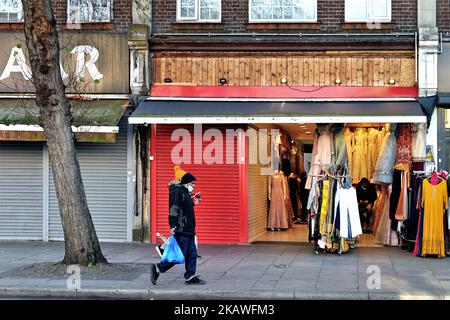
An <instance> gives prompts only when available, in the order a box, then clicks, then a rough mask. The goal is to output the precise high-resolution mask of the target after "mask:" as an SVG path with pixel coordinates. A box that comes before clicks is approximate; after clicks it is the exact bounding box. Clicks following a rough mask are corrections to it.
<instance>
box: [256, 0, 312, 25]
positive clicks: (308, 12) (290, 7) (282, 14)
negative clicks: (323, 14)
mask: <svg viewBox="0 0 450 320" xmlns="http://www.w3.org/2000/svg"><path fill="white" fill-rule="evenodd" d="M249 8H250V10H249V21H250V22H317V0H249Z"/></svg>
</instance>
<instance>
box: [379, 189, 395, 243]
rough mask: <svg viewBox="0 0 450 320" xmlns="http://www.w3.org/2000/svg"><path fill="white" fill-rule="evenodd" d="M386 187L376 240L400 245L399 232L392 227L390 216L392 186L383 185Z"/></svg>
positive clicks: (381, 204)
mask: <svg viewBox="0 0 450 320" xmlns="http://www.w3.org/2000/svg"><path fill="white" fill-rule="evenodd" d="M382 188H383V189H384V190H383V191H382V192H383V193H385V196H384V200H383V203H380V206H382V207H381V208H382V211H381V213H380V222H379V223H378V227H377V229H376V231H375V240H376V241H377V242H378V243H381V244H383V245H385V246H398V236H397V232H396V231H394V230H392V228H391V219H390V218H389V208H390V201H389V198H390V196H391V191H392V190H391V186H384V185H383V186H382Z"/></svg>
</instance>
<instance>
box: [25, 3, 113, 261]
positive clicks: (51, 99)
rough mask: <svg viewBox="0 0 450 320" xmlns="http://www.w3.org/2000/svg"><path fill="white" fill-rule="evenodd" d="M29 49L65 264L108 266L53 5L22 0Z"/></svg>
mask: <svg viewBox="0 0 450 320" xmlns="http://www.w3.org/2000/svg"><path fill="white" fill-rule="evenodd" d="M22 5H23V10H24V31H25V38H26V45H27V48H28V54H29V58H30V63H31V68H32V72H33V79H32V81H33V84H34V85H35V87H36V103H37V105H38V106H39V110H40V124H41V126H42V127H43V129H44V135H45V138H46V140H47V145H48V151H49V159H50V163H51V166H52V169H53V177H54V182H55V189H56V195H57V197H58V204H59V211H60V214H61V221H62V226H63V230H64V240H65V256H64V260H63V263H65V264H80V265H88V264H97V263H106V259H105V258H104V256H103V254H102V251H101V248H100V244H99V241H98V238H97V234H96V232H95V228H94V224H93V222H92V218H91V214H90V212H89V208H88V204H87V200H86V194H85V190H84V186H83V182H82V179H81V172H80V166H79V163H78V158H77V153H76V149H75V142H74V138H73V133H72V129H71V119H72V115H71V112H70V108H69V104H68V101H67V99H66V96H65V85H64V83H63V81H62V78H61V73H60V66H59V43H58V34H57V31H56V20H55V19H54V17H53V13H52V8H51V2H50V0H22Z"/></svg>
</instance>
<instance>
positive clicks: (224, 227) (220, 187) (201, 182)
mask: <svg viewBox="0 0 450 320" xmlns="http://www.w3.org/2000/svg"><path fill="white" fill-rule="evenodd" d="M178 128H183V129H187V130H188V131H189V132H190V133H191V137H192V141H191V150H192V157H191V164H180V166H181V168H182V169H183V170H185V171H186V172H191V173H192V174H193V175H194V176H195V177H196V178H197V183H196V190H195V191H196V192H198V191H201V192H202V202H201V203H200V204H199V205H198V206H197V207H195V215H196V222H197V227H196V231H197V237H198V240H199V243H204V244H206V243H209V244H233V243H238V242H239V235H240V229H239V228H240V223H241V221H240V203H239V201H240V195H239V165H238V164H237V161H236V159H235V161H234V163H233V164H206V163H205V162H204V161H202V163H201V164H194V134H193V132H194V127H193V125H188V126H179V125H157V126H156V140H155V143H156V153H155V154H154V155H153V156H154V161H156V182H155V183H156V190H152V192H156V216H155V217H153V218H152V222H153V223H154V225H152V241H153V242H155V241H156V235H155V234H156V232H160V233H162V234H165V235H167V234H168V233H169V225H168V212H169V208H168V201H169V200H168V199H169V195H168V191H169V189H168V183H169V181H171V180H173V179H174V171H173V167H174V166H175V164H174V162H173V161H172V158H171V153H172V149H173V147H174V146H176V145H177V144H178V143H180V142H179V141H178V140H177V141H171V135H172V132H173V131H174V130H176V129H178ZM208 128H209V127H207V126H206V125H203V132H204V131H205V130H207V129H208ZM214 128H217V129H219V130H221V132H222V133H223V134H224V137H225V127H221V126H215V127H214ZM226 128H232V127H230V126H227V127H226ZM225 141H226V139H225V138H224V143H225ZM210 143H211V142H210V141H204V142H203V149H204V147H205V146H207V145H209V144H210ZM237 144H238V143H237V139H236V140H235V144H234V145H235V147H234V149H235V152H234V154H236V148H237ZM223 158H224V163H226V161H225V160H226V148H224V149H223ZM152 214H155V213H154V212H152Z"/></svg>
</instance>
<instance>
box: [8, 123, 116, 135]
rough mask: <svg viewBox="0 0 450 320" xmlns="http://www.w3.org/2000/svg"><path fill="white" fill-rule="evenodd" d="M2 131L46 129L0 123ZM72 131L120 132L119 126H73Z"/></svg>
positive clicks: (36, 126) (35, 126) (38, 130)
mask: <svg viewBox="0 0 450 320" xmlns="http://www.w3.org/2000/svg"><path fill="white" fill-rule="evenodd" d="M0 131H30V132H42V131H44V130H43V129H42V127H41V126H38V125H23V124H17V125H10V126H7V125H4V124H0ZM72 132H90V133H118V132H119V127H117V126H81V127H74V126H72Z"/></svg>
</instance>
